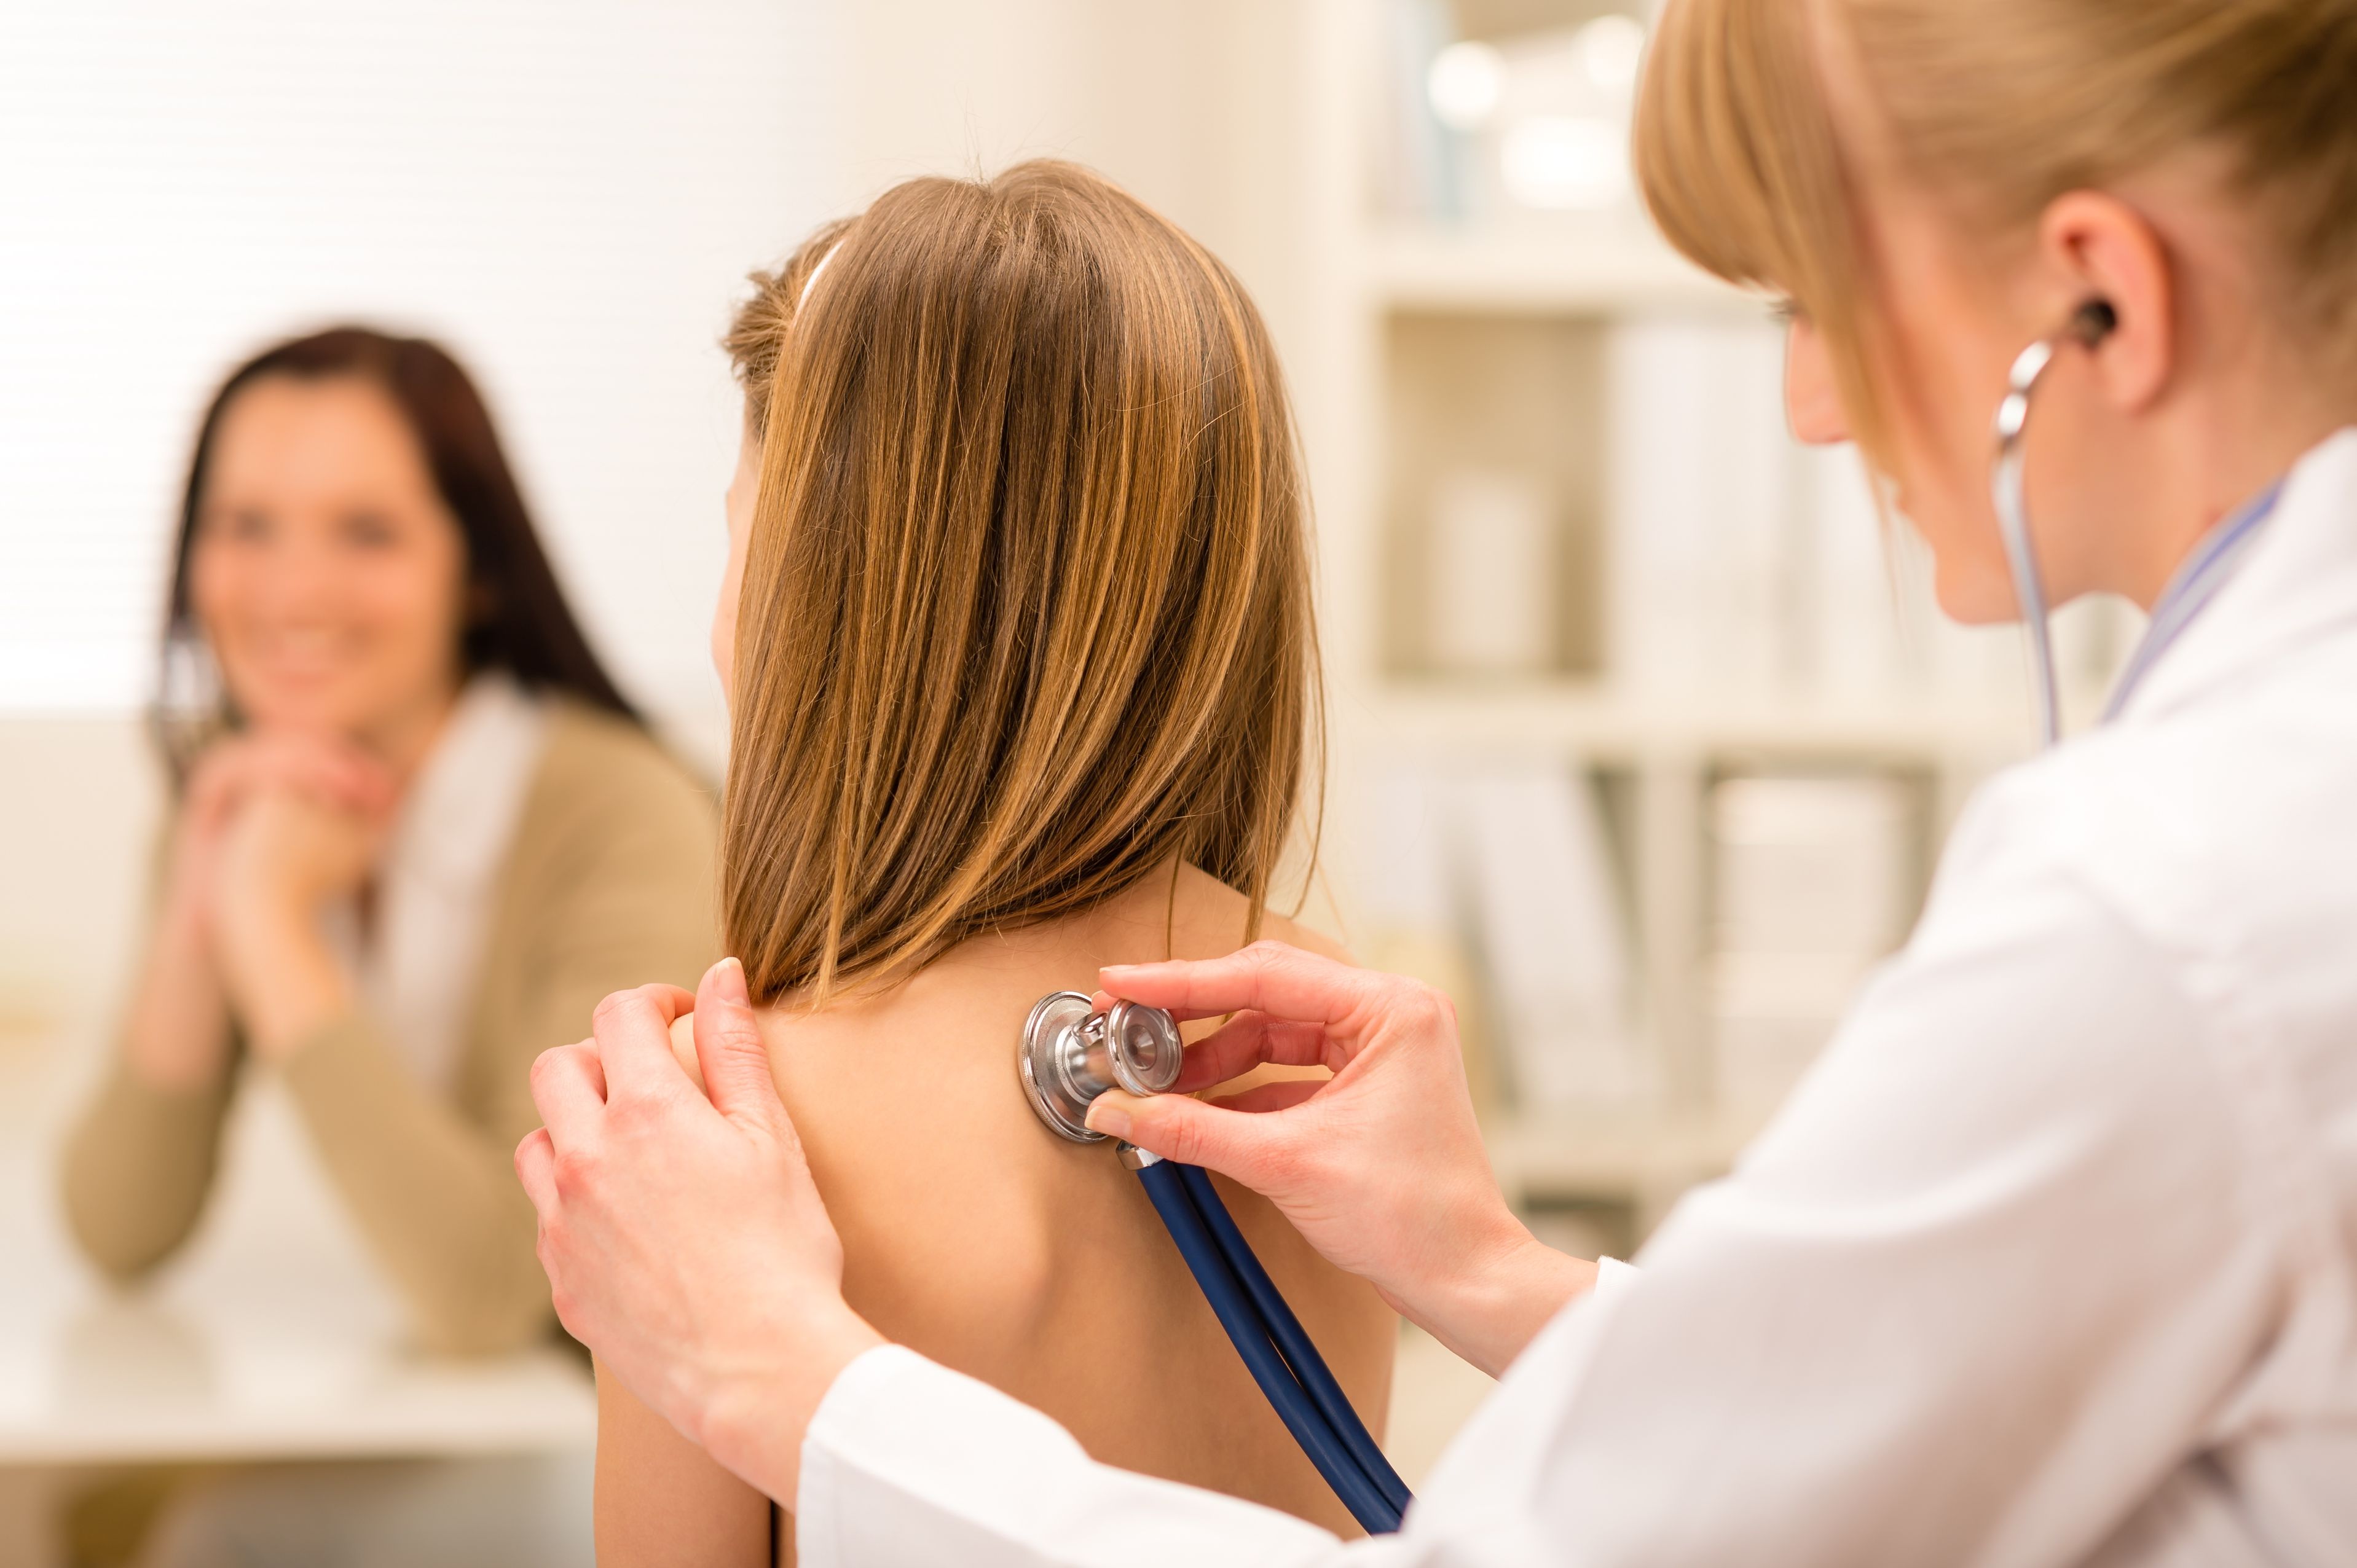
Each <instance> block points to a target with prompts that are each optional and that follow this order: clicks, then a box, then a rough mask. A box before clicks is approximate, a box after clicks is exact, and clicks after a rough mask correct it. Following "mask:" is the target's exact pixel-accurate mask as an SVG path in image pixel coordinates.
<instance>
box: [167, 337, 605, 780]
mask: <svg viewBox="0 0 2357 1568" xmlns="http://www.w3.org/2000/svg"><path fill="white" fill-rule="evenodd" d="M273 376H284V377H288V378H291V379H293V380H296V381H330V380H338V379H343V378H356V379H358V380H361V381H367V382H368V383H369V384H371V386H374V387H376V388H378V389H379V390H381V391H382V392H384V394H385V395H386V396H388V397H390V398H391V399H392V400H393V406H394V407H396V408H398V409H400V410H401V413H402V417H403V418H404V419H405V420H407V421H408V422H409V427H410V429H411V430H412V431H414V433H415V434H416V436H417V444H418V446H421V447H422V448H424V450H425V461H426V466H427V467H428V468H430V469H431V470H432V472H433V475H434V487H435V489H436V490H437V491H439V492H440V494H441V497H442V504H443V505H445V506H447V507H448V508H449V509H450V514H451V516H452V517H454V518H456V519H457V522H458V531H459V533H460V535H461V536H462V537H463V538H464V539H465V541H466V546H467V575H468V585H469V589H470V592H469V606H470V608H471V611H472V613H471V614H470V616H469V618H468V623H467V628H466V630H465V633H464V634H463V637H462V639H461V644H460V659H461V662H462V663H463V665H464V667H465V669H466V671H467V672H468V674H473V673H474V672H476V671H481V670H504V671H508V672H509V673H511V674H512V675H513V676H514V677H515V678H516V680H517V681H518V682H521V683H522V684H523V685H524V686H525V687H527V688H531V689H535V690H541V691H558V692H565V693H571V694H572V695H574V696H576V697H578V698H579V699H581V700H582V701H583V702H585V703H589V704H590V705H591V706H592V707H597V708H602V709H604V710H605V711H607V712H608V713H610V714H619V715H620V716H621V717H623V718H626V719H629V720H630V721H631V722H632V723H642V722H643V721H642V720H641V719H640V716H639V714H638V713H637V711H636V710H635V709H633V708H632V707H631V706H630V703H629V702H627V701H626V700H625V699H624V698H623V696H622V693H620V692H619V691H618V690H617V689H616V688H615V685H614V682H613V680H612V678H611V677H609V676H608V674H607V673H606V670H605V666H603V665H601V664H600V663H598V662H597V654H595V653H593V652H591V651H590V649H589V642H588V639H587V638H585V637H583V636H582V635H581V628H580V626H579V625H578V624H577V623H576V621H575V620H574V618H573V612H572V610H571V609H570V608H569V607H567V606H566V605H565V595H564V592H563V591H562V590H561V589H559V588H558V587H557V585H556V575H555V574H554V572H552V571H551V570H550V569H549V565H548V557H547V556H546V555H545V554H544V553H542V551H541V548H540V536H539V535H538V534H537V533H535V532H533V526H532V515H531V513H530V512H528V511H527V510H525V509H524V504H523V493H522V491H521V490H519V489H517V488H516V481H515V476H514V474H513V473H511V471H510V470H509V468H508V463H507V457H506V456H505V455H504V454H503V453H501V452H500V438H499V433H498V432H497V431H496V430H495V429H493V428H492V425H491V414H490V409H489V408H487V407H485V406H484V403H483V398H482V394H481V393H480V392H477V391H476V390H475V383H474V382H473V381H471V380H469V379H468V375H467V372H466V371H464V370H463V369H461V368H460V367H459V364H458V361H457V360H454V359H452V358H451V357H450V355H449V353H448V352H447V350H445V349H442V348H441V347H440V346H439V345H438V344H435V343H431V342H428V341H426V340H425V338H394V337H390V336H388V335H386V334H384V333H382V332H378V331H373V330H371V328H365V327H336V328H329V329H328V330H327V331H325V332H317V333H313V334H312V335H311V336H309V337H307V338H295V339H293V340H291V341H289V342H285V343H281V344H279V345H277V346H276V347H275V348H272V349H264V351H263V352H261V353H259V354H257V355H255V356H254V357H253V359H251V360H247V361H246V362H245V363H244V364H242V365H240V366H239V367H238V368H237V369H236V370H235V371H231V374H230V376H229V379H228V380H227V381H223V382H222V383H221V390H220V391H219V392H215V393H214V394H213V400H212V403H211V404H210V406H209V407H208V408H207V409H206V410H205V417H204V423H203V424H200V425H199V426H198V428H197V447H196V452H195V455H194V456H191V457H190V459H189V461H188V489H187V490H186V491H185V492H184V494H183V495H182V497H181V500H180V528H179V537H178V540H177V541H176V542H175V543H174V544H173V547H172V592H171V597H170V598H169V600H168V601H167V608H166V610H165V616H164V688H163V693H162V695H161V699H160V701H159V703H158V705H157V713H156V719H157V728H158V731H159V733H160V734H162V735H163V736H165V737H166V740H165V749H166V752H167V755H169V756H171V757H172V760H173V761H174V762H175V764H176V765H178V764H179V763H182V762H185V761H186V760H187V757H185V756H184V755H182V753H184V751H185V749H186V748H185V747H184V746H178V745H176V744H174V741H173V739H172V736H173V733H174V731H175V729H177V728H178V727H180V726H178V725H176V724H175V723H174V722H173V721H174V720H175V719H184V718H185V717H186V716H187V714H186V713H185V710H183V711H182V712H181V713H178V714H176V713H174V712H172V711H171V710H172V708H173V706H174V700H175V691H174V688H175V685H176V684H177V683H178V680H179V676H178V671H176V670H175V662H176V660H178V659H180V658H182V657H183V656H184V655H186V654H188V652H190V651H191V650H194V649H195V648H196V647H197V646H198V645H199V637H198V632H197V628H196V624H195V620H194V618H193V617H192V616H191V615H190V613H189V608H188V557H189V554H190V553H191V550H192V549H193V547H194V544H195V541H196V533H197V518H198V510H199V507H200V506H201V505H202V504H203V497H204V489H205V471H206V468H207V466H208V465H209V464H210V461H211V457H212V449H213V435H214V433H215V432H216V431H217V430H219V428H220V427H221V413H222V411H223V410H224V409H226V408H228V407H229V405H230V403H231V400H233V399H234V398H235V397H236V396H237V394H238V393H239V392H242V391H243V390H244V389H245V388H247V387H249V386H251V385H253V383H254V382H255V381H261V380H264V378H266V377H273ZM208 716H209V717H210V719H212V720H213V721H214V722H219V721H220V720H221V719H223V718H227V717H229V716H230V715H228V714H226V713H220V712H217V713H215V714H210V715H208Z"/></svg>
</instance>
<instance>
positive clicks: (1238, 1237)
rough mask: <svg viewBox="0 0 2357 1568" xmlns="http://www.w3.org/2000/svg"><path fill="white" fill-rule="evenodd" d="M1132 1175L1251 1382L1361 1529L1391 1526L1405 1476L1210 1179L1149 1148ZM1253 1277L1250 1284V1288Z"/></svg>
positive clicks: (1400, 1510)
mask: <svg viewBox="0 0 2357 1568" xmlns="http://www.w3.org/2000/svg"><path fill="white" fill-rule="evenodd" d="M1125 1152H1126V1151H1125ZM1137 1179H1138V1182H1139V1184H1140V1185H1141V1186H1143V1187H1145V1188H1146V1197H1147V1198H1148V1200H1150V1201H1151V1202H1152V1203H1153V1205H1154V1209H1155V1212H1156V1213H1157V1214H1158V1215H1159V1216H1161V1219H1162V1224H1163V1228H1164V1229H1165V1230H1168V1231H1169V1232H1170V1240H1171V1241H1172V1242H1173V1243H1174V1244H1176V1245H1177V1247H1178V1249H1179V1256H1180V1257H1181V1258H1183V1259H1185V1260H1186V1263H1187V1267H1188V1270H1189V1272H1190V1273H1193V1274H1194V1276H1195V1281H1196V1283H1198V1284H1200V1286H1201V1287H1202V1290H1203V1298H1204V1299H1205V1300H1206V1301H1208V1302H1209V1303H1210V1304H1211V1311H1212V1314H1213V1315H1214V1316H1217V1317H1218V1318H1219V1320H1220V1326H1221V1327H1222V1328H1224V1329H1225V1330H1227V1335H1228V1338H1229V1340H1230V1341H1231V1342H1232V1344H1233V1345H1234V1346H1235V1348H1236V1353H1237V1354H1238V1355H1239V1356H1241V1357H1242V1358H1243V1363H1244V1366H1245V1367H1246V1369H1249V1370H1250V1371H1251V1373H1252V1375H1253V1380H1254V1382H1256V1383H1258V1384H1259V1385H1260V1387H1261V1391H1262V1392H1263V1393H1265V1394H1266V1395H1267V1396H1268V1402H1269V1403H1270V1405H1271V1406H1273V1407H1274V1408H1275V1411H1276V1413H1277V1416H1278V1419H1280V1420H1282V1421H1283V1422H1284V1423H1285V1426H1286V1431H1288V1432H1290V1433H1292V1434H1293V1439H1294V1441H1295V1442H1297V1443H1298V1444H1300V1445H1301V1451H1302V1452H1303V1453H1304V1454H1306V1455H1308V1456H1309V1462H1310V1463H1311V1464H1312V1465H1314V1466H1317V1468H1318V1474H1319V1475H1321V1476H1323V1477H1325V1478H1326V1484H1327V1485H1328V1486H1329V1487H1333V1488H1334V1495H1335V1496H1336V1497H1338V1498H1340V1499H1341V1500H1342V1506H1343V1507H1345V1508H1347V1509H1350V1510H1351V1518H1353V1519H1355V1520H1358V1521H1359V1523H1360V1525H1361V1527H1363V1528H1364V1529H1365V1530H1367V1532H1368V1533H1369V1534H1372V1535H1381V1534H1385V1533H1388V1532H1390V1531H1393V1530H1397V1529H1399V1527H1400V1520H1401V1518H1402V1517H1403V1516H1404V1515H1405V1512H1406V1508H1407V1504H1408V1503H1409V1502H1410V1501H1411V1500H1413V1499H1412V1498H1410V1497H1409V1494H1408V1490H1407V1487H1406V1485H1405V1483H1404V1482H1402V1481H1401V1480H1400V1478H1399V1473H1398V1472H1397V1471H1395V1470H1394V1469H1393V1468H1392V1466H1391V1464H1390V1462H1389V1461H1388V1460H1386V1459H1384V1458H1383V1452H1382V1450H1381V1449H1379V1448H1377V1447H1376V1446H1375V1443H1374V1439H1373V1438H1372V1437H1371V1436H1370V1435H1369V1434H1368V1433H1367V1429H1366V1425H1365V1423H1362V1422H1361V1421H1360V1420H1359V1418H1358V1413H1357V1412H1355V1411H1353V1410H1351V1403H1350V1401H1349V1400H1348V1399H1347V1398H1344V1397H1343V1395H1342V1391H1341V1387H1340V1384H1338V1383H1336V1382H1335V1381H1334V1374H1333V1373H1332V1372H1331V1371H1330V1370H1329V1369H1328V1368H1327V1366H1326V1363H1325V1360H1324V1359H1323V1358H1321V1357H1320V1356H1319V1355H1318V1351H1317V1348H1316V1347H1315V1346H1314V1345H1312V1344H1311V1343H1310V1342H1309V1337H1308V1334H1307V1333H1305V1332H1303V1330H1302V1327H1301V1324H1300V1321H1299V1320H1298V1319H1297V1318H1296V1317H1295V1316H1293V1313H1292V1311H1291V1309H1290V1308H1288V1307H1286V1306H1285V1305H1284V1300H1283V1298H1282V1296H1280V1295H1279V1294H1277V1291H1276V1287H1275V1284H1274V1283H1272V1282H1271V1281H1270V1280H1269V1278H1268V1275H1267V1272H1266V1271H1265V1270H1264V1269H1263V1268H1262V1267H1261V1265H1260V1260H1259V1259H1258V1258H1256V1257H1254V1255H1253V1251H1252V1248H1251V1246H1250V1245H1249V1244H1248V1243H1246V1242H1245V1240H1244V1239H1243V1232H1242V1231H1240V1230H1237V1229H1236V1223H1235V1219H1234V1218H1233V1217H1232V1216H1231V1215H1230V1214H1229V1213H1228V1210H1227V1206H1226V1205H1225V1204H1223V1203H1222V1202H1221V1201H1220V1197H1219V1194H1218V1193H1217V1192H1216V1191H1214V1190H1213V1189H1212V1187H1211V1181H1210V1179H1209V1178H1208V1177H1207V1176H1204V1174H1203V1173H1202V1172H1201V1171H1200V1169H1198V1168H1196V1167H1195V1166H1192V1165H1177V1164H1174V1163H1172V1162H1169V1161H1166V1160H1157V1159H1155V1158H1153V1157H1152V1156H1151V1155H1147V1156H1146V1157H1145V1158H1144V1159H1143V1160H1141V1161H1138V1162H1137ZM1214 1216H1216V1218H1213V1217H1214ZM1231 1244H1232V1247H1233V1249H1234V1251H1233V1252H1231V1251H1230V1246H1231ZM1238 1259H1241V1260H1243V1265H1244V1266H1243V1268H1242V1269H1239V1268H1238V1267H1237V1266H1236V1260H1238ZM1247 1280H1250V1281H1251V1282H1252V1283H1250V1284H1248V1283H1247ZM1255 1284H1256V1285H1257V1286H1258V1287H1259V1288H1258V1289H1254V1288H1253V1287H1254V1285H1255ZM1264 1293H1265V1295H1264ZM1266 1301H1274V1302H1275V1305H1276V1308H1277V1311H1278V1313H1279V1314H1281V1322H1282V1325H1283V1326H1282V1327H1280V1326H1278V1323H1277V1322H1275V1321H1272V1318H1271V1316H1269V1315H1268V1314H1267V1313H1266V1312H1265V1310H1264V1308H1265V1302H1266ZM1321 1387H1322V1390H1323V1393H1322V1395H1321V1392H1320V1389H1321ZM1338 1407H1339V1413H1340V1418H1341V1419H1340V1420H1339V1421H1338V1420H1337V1419H1336V1417H1337V1412H1338Z"/></svg>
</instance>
